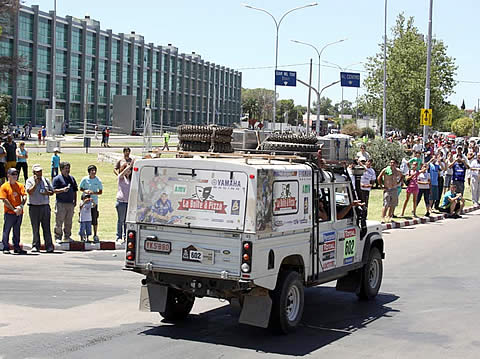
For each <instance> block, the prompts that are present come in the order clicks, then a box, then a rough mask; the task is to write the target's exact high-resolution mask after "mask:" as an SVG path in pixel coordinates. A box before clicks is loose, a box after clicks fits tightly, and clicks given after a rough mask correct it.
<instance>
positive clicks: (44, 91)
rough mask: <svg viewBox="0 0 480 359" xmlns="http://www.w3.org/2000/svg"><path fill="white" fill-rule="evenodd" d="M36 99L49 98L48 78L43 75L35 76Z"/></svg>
mask: <svg viewBox="0 0 480 359" xmlns="http://www.w3.org/2000/svg"><path fill="white" fill-rule="evenodd" d="M37 97H39V98H49V97H50V76H48V75H44V74H38V75H37Z"/></svg>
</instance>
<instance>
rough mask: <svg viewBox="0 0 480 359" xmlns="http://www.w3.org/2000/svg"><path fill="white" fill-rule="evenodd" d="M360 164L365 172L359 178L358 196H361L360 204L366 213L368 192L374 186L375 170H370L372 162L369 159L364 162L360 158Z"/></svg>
mask: <svg viewBox="0 0 480 359" xmlns="http://www.w3.org/2000/svg"><path fill="white" fill-rule="evenodd" d="M360 163H361V164H362V165H363V166H364V167H365V172H364V173H363V175H362V177H360V195H361V196H362V197H361V200H362V202H363V203H365V210H366V211H367V213H368V200H369V197H370V191H371V189H372V187H373V185H374V184H375V180H376V179H377V176H376V173H375V170H374V169H373V168H372V164H373V161H372V160H371V159H369V160H368V161H365V159H364V158H362V159H361V160H360Z"/></svg>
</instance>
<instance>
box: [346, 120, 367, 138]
mask: <svg viewBox="0 0 480 359" xmlns="http://www.w3.org/2000/svg"><path fill="white" fill-rule="evenodd" d="M341 132H342V133H343V134H345V135H350V136H353V137H360V136H361V134H362V130H361V129H359V128H358V127H357V125H356V124H354V123H349V124H348V125H345V126H343V128H342V131H341Z"/></svg>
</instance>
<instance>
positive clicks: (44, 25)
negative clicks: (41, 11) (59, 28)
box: [38, 17, 52, 45]
mask: <svg viewBox="0 0 480 359" xmlns="http://www.w3.org/2000/svg"><path fill="white" fill-rule="evenodd" d="M38 42H39V43H41V44H48V45H50V44H51V43H52V35H51V22H50V21H49V20H47V19H44V18H43V17H41V18H40V19H39V21H38Z"/></svg>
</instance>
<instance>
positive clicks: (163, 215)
mask: <svg viewBox="0 0 480 359" xmlns="http://www.w3.org/2000/svg"><path fill="white" fill-rule="evenodd" d="M152 212H154V213H155V214H156V215H157V218H158V219H160V220H161V221H168V220H169V219H170V213H172V212H173V208H172V201H170V200H169V199H168V194H167V193H165V192H163V193H162V194H161V195H160V198H159V199H158V201H156V202H155V204H154V205H153V206H152Z"/></svg>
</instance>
